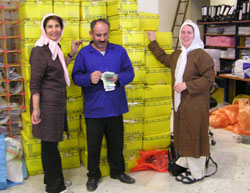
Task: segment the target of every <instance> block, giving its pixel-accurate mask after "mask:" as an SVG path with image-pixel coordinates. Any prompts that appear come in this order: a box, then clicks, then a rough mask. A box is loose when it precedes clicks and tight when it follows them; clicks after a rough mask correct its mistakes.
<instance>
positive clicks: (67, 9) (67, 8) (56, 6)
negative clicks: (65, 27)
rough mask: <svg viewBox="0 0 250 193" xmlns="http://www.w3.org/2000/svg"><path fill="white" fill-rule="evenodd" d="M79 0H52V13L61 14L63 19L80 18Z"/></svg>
mask: <svg viewBox="0 0 250 193" xmlns="http://www.w3.org/2000/svg"><path fill="white" fill-rule="evenodd" d="M79 7H80V2H79V1H74V0H63V1H62V0H61V1H58V0H57V1H53V13H55V14H57V15H59V16H62V17H63V18H64V19H66V20H67V19H76V20H79V18H80V11H79Z"/></svg>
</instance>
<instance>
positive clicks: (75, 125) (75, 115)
mask: <svg viewBox="0 0 250 193" xmlns="http://www.w3.org/2000/svg"><path fill="white" fill-rule="evenodd" d="M80 116H81V114H80V113H79V112H74V111H68V112H67V119H68V129H69V133H70V134H71V133H79V132H80Z"/></svg>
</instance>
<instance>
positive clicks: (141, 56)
mask: <svg viewBox="0 0 250 193" xmlns="http://www.w3.org/2000/svg"><path fill="white" fill-rule="evenodd" d="M125 49H126V50H127V53H128V56H129V59H130V60H131V62H132V64H133V65H135V66H141V65H145V48H144V47H125Z"/></svg>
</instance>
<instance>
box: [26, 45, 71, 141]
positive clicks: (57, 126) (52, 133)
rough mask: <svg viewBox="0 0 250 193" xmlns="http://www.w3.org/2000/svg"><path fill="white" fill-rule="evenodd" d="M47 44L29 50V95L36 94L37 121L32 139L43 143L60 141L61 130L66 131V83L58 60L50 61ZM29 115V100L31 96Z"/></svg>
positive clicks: (61, 136) (61, 138) (61, 137)
mask: <svg viewBox="0 0 250 193" xmlns="http://www.w3.org/2000/svg"><path fill="white" fill-rule="evenodd" d="M51 57H52V55H51V52H50V50H49V48H48V46H47V45H45V46H42V47H39V46H37V47H35V48H33V49H32V51H31V56H30V65H31V79H30V91H31V96H32V95H33V94H35V93H40V110H41V111H40V113H41V115H40V118H41V122H40V123H39V124H37V125H33V126H32V127H33V136H34V137H36V138H39V139H42V140H45V141H52V142H59V141H62V140H63V131H64V130H65V131H68V128H67V114H66V99H67V98H66V97H67V96H66V82H65V79H64V71H63V68H62V65H61V62H60V60H59V58H58V57H57V58H56V60H55V61H53V60H52V58H51ZM30 104H31V112H32V107H33V105H32V97H31V103H30Z"/></svg>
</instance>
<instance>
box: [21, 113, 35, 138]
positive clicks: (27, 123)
mask: <svg viewBox="0 0 250 193" xmlns="http://www.w3.org/2000/svg"><path fill="white" fill-rule="evenodd" d="M21 122H22V130H21V133H24V135H25V136H26V137H27V138H28V139H32V138H33V135H32V123H31V119H30V114H29V113H22V114H21Z"/></svg>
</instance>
